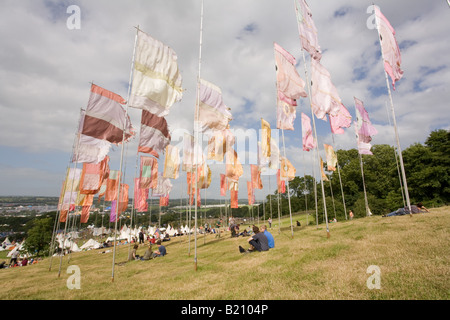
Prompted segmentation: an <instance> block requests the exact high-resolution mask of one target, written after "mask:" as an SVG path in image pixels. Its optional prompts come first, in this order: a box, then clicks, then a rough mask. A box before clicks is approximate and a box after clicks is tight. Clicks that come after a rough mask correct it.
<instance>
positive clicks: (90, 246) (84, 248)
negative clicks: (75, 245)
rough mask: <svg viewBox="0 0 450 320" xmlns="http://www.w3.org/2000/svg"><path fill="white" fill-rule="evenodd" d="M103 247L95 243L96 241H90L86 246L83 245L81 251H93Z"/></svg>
mask: <svg viewBox="0 0 450 320" xmlns="http://www.w3.org/2000/svg"><path fill="white" fill-rule="evenodd" d="M100 247H101V244H100V243H98V242H97V241H95V240H94V239H89V240H88V241H87V242H86V243H85V244H83V245H82V246H81V247H80V249H81V250H91V249H98V248H100Z"/></svg>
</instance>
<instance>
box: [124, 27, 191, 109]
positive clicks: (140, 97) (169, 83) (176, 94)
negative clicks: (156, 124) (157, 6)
mask: <svg viewBox="0 0 450 320" xmlns="http://www.w3.org/2000/svg"><path fill="white" fill-rule="evenodd" d="M181 85H182V77H181V74H180V71H179V69H178V57H177V55H176V53H175V52H174V51H173V50H172V49H171V48H169V47H168V46H166V45H164V44H163V43H162V42H160V41H158V40H155V39H153V38H152V37H151V36H150V35H148V34H146V33H145V32H143V31H141V30H138V34H137V43H136V56H135V63H134V71H133V83H132V87H131V96H130V101H129V106H130V107H133V108H138V109H143V110H147V111H149V112H151V113H153V114H156V115H157V116H159V117H163V116H166V115H168V114H169V111H170V107H171V106H172V105H173V104H174V103H175V102H177V101H179V100H181V98H182V96H183V89H182V87H181Z"/></svg>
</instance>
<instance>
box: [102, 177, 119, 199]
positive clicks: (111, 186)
mask: <svg viewBox="0 0 450 320" xmlns="http://www.w3.org/2000/svg"><path fill="white" fill-rule="evenodd" d="M119 176H120V171H118V170H110V172H109V177H108V180H107V181H106V191H105V201H113V200H117V191H118V188H119Z"/></svg>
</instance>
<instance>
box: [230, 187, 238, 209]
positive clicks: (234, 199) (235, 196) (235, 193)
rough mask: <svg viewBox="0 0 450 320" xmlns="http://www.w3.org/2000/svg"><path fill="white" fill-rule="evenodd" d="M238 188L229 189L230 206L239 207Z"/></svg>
mask: <svg viewBox="0 0 450 320" xmlns="http://www.w3.org/2000/svg"><path fill="white" fill-rule="evenodd" d="M238 192H239V191H238V190H231V191H230V196H231V198H230V204H231V208H233V209H236V208H239V206H238Z"/></svg>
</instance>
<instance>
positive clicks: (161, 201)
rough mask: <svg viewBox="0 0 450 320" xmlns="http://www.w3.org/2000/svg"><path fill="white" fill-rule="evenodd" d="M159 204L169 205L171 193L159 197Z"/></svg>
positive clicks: (162, 205)
mask: <svg viewBox="0 0 450 320" xmlns="http://www.w3.org/2000/svg"><path fill="white" fill-rule="evenodd" d="M159 205H160V206H161V207H167V206H168V205H169V194H167V195H166V196H163V197H159Z"/></svg>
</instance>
